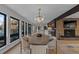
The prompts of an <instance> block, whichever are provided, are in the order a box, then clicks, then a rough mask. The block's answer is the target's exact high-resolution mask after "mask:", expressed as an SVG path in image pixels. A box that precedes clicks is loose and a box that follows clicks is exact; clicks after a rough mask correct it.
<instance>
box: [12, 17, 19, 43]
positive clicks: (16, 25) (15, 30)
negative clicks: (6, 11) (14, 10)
mask: <svg viewBox="0 0 79 59" xmlns="http://www.w3.org/2000/svg"><path fill="white" fill-rule="evenodd" d="M10 24H11V25H10V39H11V42H13V41H15V40H17V39H18V38H19V20H16V19H15V18H12V17H11V19H10Z"/></svg>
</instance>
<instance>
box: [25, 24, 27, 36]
mask: <svg viewBox="0 0 79 59" xmlns="http://www.w3.org/2000/svg"><path fill="white" fill-rule="evenodd" d="M25 34H26V35H27V23H26V24H25Z"/></svg>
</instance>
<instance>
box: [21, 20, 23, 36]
mask: <svg viewBox="0 0 79 59" xmlns="http://www.w3.org/2000/svg"><path fill="white" fill-rule="evenodd" d="M21 33H22V37H23V36H24V21H22V22H21Z"/></svg>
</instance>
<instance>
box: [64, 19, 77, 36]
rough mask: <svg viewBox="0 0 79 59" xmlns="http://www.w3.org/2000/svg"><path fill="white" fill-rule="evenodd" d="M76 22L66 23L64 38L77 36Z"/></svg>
mask: <svg viewBox="0 0 79 59" xmlns="http://www.w3.org/2000/svg"><path fill="white" fill-rule="evenodd" d="M75 27H76V21H64V36H67V37H74V36H75Z"/></svg>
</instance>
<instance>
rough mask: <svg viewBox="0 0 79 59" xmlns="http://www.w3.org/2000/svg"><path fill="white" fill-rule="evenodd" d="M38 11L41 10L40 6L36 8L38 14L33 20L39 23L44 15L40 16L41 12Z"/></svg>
mask: <svg viewBox="0 0 79 59" xmlns="http://www.w3.org/2000/svg"><path fill="white" fill-rule="evenodd" d="M40 11H41V8H39V9H38V16H37V17H36V18H35V20H36V21H37V22H38V23H40V22H42V21H43V20H44V17H43V16H41V14H40Z"/></svg>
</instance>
